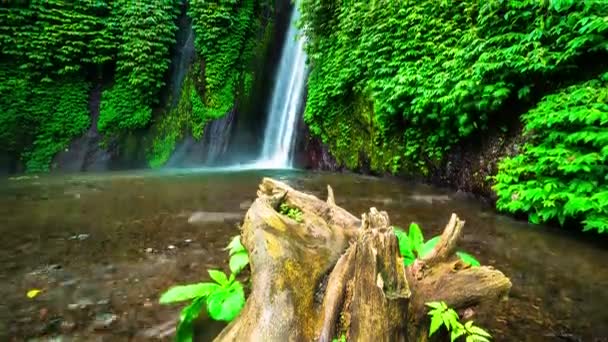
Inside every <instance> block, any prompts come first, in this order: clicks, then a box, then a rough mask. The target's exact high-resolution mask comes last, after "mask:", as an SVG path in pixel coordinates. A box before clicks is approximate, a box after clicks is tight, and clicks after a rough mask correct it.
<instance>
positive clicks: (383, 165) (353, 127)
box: [324, 95, 403, 173]
mask: <svg viewBox="0 0 608 342" xmlns="http://www.w3.org/2000/svg"><path fill="white" fill-rule="evenodd" d="M342 111H343V112H348V113H349V115H343V116H341V118H344V119H341V120H340V121H339V122H338V123H337V124H335V123H334V124H333V125H332V126H331V127H326V130H327V131H326V134H327V136H326V138H325V139H324V140H325V141H324V142H329V143H330V151H331V153H332V155H333V156H334V157H335V158H336V160H337V161H338V162H339V163H340V164H342V165H344V166H346V167H347V168H349V169H355V170H356V169H362V168H369V169H370V171H373V172H378V173H381V172H385V171H391V172H392V173H397V172H399V171H400V170H401V166H402V163H401V161H402V158H401V155H402V154H403V151H402V150H403V149H402V147H401V146H403V141H402V138H400V137H399V136H394V135H388V133H386V132H383V131H381V130H379V129H378V127H380V125H379V124H378V123H377V122H376V120H377V119H376V118H375V116H374V110H373V103H372V102H371V101H370V100H368V99H367V98H366V97H365V96H362V95H356V96H354V99H353V101H352V103H351V104H350V105H349V106H348V107H344V108H342Z"/></svg>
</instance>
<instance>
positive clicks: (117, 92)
mask: <svg viewBox="0 0 608 342" xmlns="http://www.w3.org/2000/svg"><path fill="white" fill-rule="evenodd" d="M151 117H152V109H151V108H150V107H148V106H147V105H146V104H145V103H143V102H142V96H141V94H138V93H137V92H134V91H133V89H132V88H131V87H130V86H129V85H128V84H127V80H126V79H124V78H123V79H118V80H116V83H115V84H114V86H112V87H111V88H110V89H107V90H105V91H104V92H103V93H102V95H101V103H100V108H99V121H98V122H97V127H98V128H99V131H100V132H102V133H104V134H111V133H117V132H120V131H123V130H133V129H137V128H143V127H145V126H146V124H147V123H148V121H149V120H150V118H151Z"/></svg>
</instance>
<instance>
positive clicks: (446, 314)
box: [426, 301, 492, 342]
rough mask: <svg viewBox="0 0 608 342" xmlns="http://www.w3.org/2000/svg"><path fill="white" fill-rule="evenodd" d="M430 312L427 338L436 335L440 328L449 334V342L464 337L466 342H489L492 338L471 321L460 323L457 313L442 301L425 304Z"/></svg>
mask: <svg viewBox="0 0 608 342" xmlns="http://www.w3.org/2000/svg"><path fill="white" fill-rule="evenodd" d="M426 305H427V306H428V307H430V308H431V309H432V310H430V311H429V312H428V315H429V316H431V325H430V328H429V337H431V336H432V335H433V334H434V333H436V332H437V331H438V330H439V328H441V327H442V326H443V327H445V329H446V331H447V332H449V333H450V341H451V342H454V341H456V340H457V339H458V338H459V337H464V338H465V340H466V342H489V341H490V340H489V338H491V337H492V336H491V335H490V334H489V333H488V332H487V331H485V330H484V329H482V328H480V327H478V326H475V325H473V321H468V322H466V323H465V324H462V323H461V322H460V318H459V317H458V313H456V311H454V309H452V308H450V307H448V306H447V304H446V303H445V302H443V301H441V302H429V303H426Z"/></svg>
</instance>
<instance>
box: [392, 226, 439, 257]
mask: <svg viewBox="0 0 608 342" xmlns="http://www.w3.org/2000/svg"><path fill="white" fill-rule="evenodd" d="M393 231H394V233H395V236H396V237H397V241H398V242H399V252H400V253H401V256H402V257H403V263H404V264H405V266H410V265H412V264H413V263H414V261H416V258H422V257H424V256H426V255H427V254H428V253H429V252H431V251H432V250H433V248H435V246H436V245H437V243H438V242H439V239H440V236H435V237H433V238H431V239H430V240H428V241H427V242H424V235H423V234H422V230H421V229H420V226H419V225H418V224H416V223H411V224H410V227H409V234H408V233H406V232H405V231H403V230H401V229H399V228H397V227H394V230H393Z"/></svg>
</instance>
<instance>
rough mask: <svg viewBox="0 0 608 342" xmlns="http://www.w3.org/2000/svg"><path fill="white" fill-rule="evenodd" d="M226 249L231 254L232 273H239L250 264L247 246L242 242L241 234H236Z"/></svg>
mask: <svg viewBox="0 0 608 342" xmlns="http://www.w3.org/2000/svg"><path fill="white" fill-rule="evenodd" d="M226 249H227V250H228V254H229V255H230V261H229V262H228V264H229V266H230V271H231V272H232V273H234V274H238V273H240V272H241V270H243V269H244V268H245V267H247V265H249V254H248V253H247V250H246V249H245V246H243V244H241V236H240V235H237V236H235V237H234V238H233V239H232V241H230V244H228V247H226Z"/></svg>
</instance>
